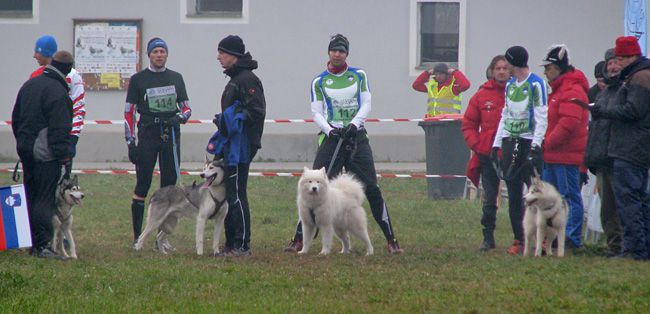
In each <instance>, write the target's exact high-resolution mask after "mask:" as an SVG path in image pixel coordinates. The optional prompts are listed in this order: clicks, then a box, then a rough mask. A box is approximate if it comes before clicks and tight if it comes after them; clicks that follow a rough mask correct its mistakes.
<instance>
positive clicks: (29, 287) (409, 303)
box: [0, 174, 650, 313]
mask: <svg viewBox="0 0 650 314" xmlns="http://www.w3.org/2000/svg"><path fill="white" fill-rule="evenodd" d="M192 179H194V178H191V177H184V180H185V183H189V182H190V180H192ZM157 180H158V178H157V177H156V178H155V181H154V182H155V183H157ZM10 182H11V181H10V175H9V174H0V185H8V184H10ZM80 182H81V184H82V187H83V188H84V190H85V192H86V199H85V200H84V201H85V203H84V205H83V206H82V207H78V208H76V209H75V222H74V228H73V229H74V234H75V238H76V241H77V244H78V254H79V257H80V258H79V260H77V261H66V262H61V261H54V260H42V259H37V258H34V257H30V256H29V255H28V254H27V253H26V252H24V251H17V250H13V251H8V252H0V312H1V313H72V312H74V313H79V312H82V313H87V312H92V313H97V312H101V313H113V312H129V313H137V312H139V313H150V312H182V313H205V312H210V313H217V312H218V313H223V312H254V313H267V312H272V313H278V312H279V313H285V312H293V313H299V312H325V313H331V312H342V313H373V312H374V313H377V312H381V313H392V312H402V313H413V312H487V313H501V312H519V313H522V312H524V313H528V312H584V313H587V312H589V313H591V312H647V311H648V309H650V263H643V262H634V261H627V260H610V259H606V258H603V257H599V256H595V255H594V254H589V253H587V254H583V255H571V254H569V255H568V256H567V257H565V258H563V259H557V258H550V257H545V258H530V259H524V258H521V257H513V256H508V255H507V254H506V253H505V249H506V248H507V246H508V245H509V244H510V243H511V238H512V236H511V232H510V224H509V220H508V216H507V211H506V210H504V209H500V210H499V212H498V218H497V223H498V226H497V249H496V250H494V251H493V252H490V253H487V254H481V253H479V252H478V251H477V247H478V245H479V243H480V241H481V232H480V229H481V226H480V223H479V221H480V216H481V213H480V204H479V203H477V202H473V201H431V200H428V199H427V197H426V181H425V180H420V179H412V180H409V179H382V180H381V181H380V184H381V186H382V189H383V193H384V196H385V198H386V200H387V204H388V206H389V209H390V214H391V218H392V219H393V222H394V225H395V232H396V234H397V236H398V239H399V240H400V242H401V244H402V246H403V248H404V249H405V251H406V252H405V254H403V255H401V256H391V255H388V254H387V252H386V250H385V241H384V239H383V236H382V235H381V231H380V230H379V228H378V226H377V225H376V223H375V222H374V220H373V219H372V218H369V225H370V227H369V230H370V237H371V239H372V240H373V244H374V246H375V255H374V256H371V257H365V256H363V253H364V250H363V248H362V245H361V243H360V242H359V241H358V240H356V239H355V240H353V246H354V252H353V253H352V254H350V255H340V254H332V255H330V256H326V257H321V256H317V255H316V254H317V252H318V251H319V249H320V242H318V243H317V244H316V246H315V247H314V248H313V250H312V252H310V253H309V255H307V256H297V255H291V254H286V253H284V252H282V248H283V247H284V246H285V245H286V243H287V241H288V240H289V238H290V237H291V236H292V234H293V230H294V227H295V223H296V219H297V213H296V210H295V205H294V204H295V184H296V182H297V179H296V178H251V179H250V184H249V196H250V203H251V207H252V213H251V216H252V236H253V240H252V248H253V256H252V257H248V258H240V259H215V258H211V257H197V256H196V255H195V254H194V249H193V247H194V240H193V232H194V231H193V225H194V224H193V222H192V221H190V220H188V219H186V220H181V222H180V223H179V226H178V228H177V230H176V233H175V234H174V235H172V236H171V239H170V240H171V241H172V243H173V244H174V245H175V246H176V247H177V249H178V252H176V253H174V254H171V255H168V256H163V255H161V254H158V253H155V252H153V251H152V241H151V240H152V239H150V241H148V243H147V244H146V246H145V250H143V251H141V252H135V251H133V250H132V249H131V244H132V243H131V242H132V240H131V238H132V231H131V213H130V199H131V191H132V189H133V186H134V183H135V178H134V177H133V176H106V175H82V176H80ZM366 208H367V206H366ZM369 217H370V215H369ZM207 233H210V232H207ZM210 243H211V239H208V240H207V241H206V249H208V247H209V246H210ZM338 245H339V244H338V242H337V246H336V248H337V249H338V248H340V247H339V246H338Z"/></svg>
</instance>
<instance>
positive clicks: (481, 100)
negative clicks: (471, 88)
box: [461, 80, 506, 155]
mask: <svg viewBox="0 0 650 314" xmlns="http://www.w3.org/2000/svg"><path fill="white" fill-rule="evenodd" d="M505 87H506V85H505V83H504V84H499V83H497V82H496V81H495V80H489V81H487V82H485V83H484V84H483V85H482V86H481V87H480V88H479V90H478V91H477V92H476V94H474V96H472V98H471V99H470V100H469V104H468V105H467V110H465V115H464V116H463V121H462V125H461V130H462V131H463V136H464V137H465V142H466V143H467V146H469V148H470V149H471V150H472V151H474V152H476V153H478V154H481V155H489V154H490V150H491V149H492V143H493V142H494V136H495V135H496V133H497V128H498V127H499V120H501V111H503V105H504V104H505Z"/></svg>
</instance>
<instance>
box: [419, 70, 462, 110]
mask: <svg viewBox="0 0 650 314" xmlns="http://www.w3.org/2000/svg"><path fill="white" fill-rule="evenodd" d="M455 82H456V78H455V77H453V76H452V78H451V84H449V85H447V86H443V87H442V88H441V89H440V90H438V82H436V80H434V79H429V81H428V82H427V94H428V95H429V99H428V101H427V113H428V114H429V116H431V117H434V116H437V115H439V114H443V113H460V110H461V106H460V104H461V100H462V98H461V96H460V95H454V91H453V90H452V86H454V83H455Z"/></svg>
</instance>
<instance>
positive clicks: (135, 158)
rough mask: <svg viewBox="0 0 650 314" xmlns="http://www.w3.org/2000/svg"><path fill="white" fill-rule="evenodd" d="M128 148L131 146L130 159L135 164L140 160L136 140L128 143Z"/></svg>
mask: <svg viewBox="0 0 650 314" xmlns="http://www.w3.org/2000/svg"><path fill="white" fill-rule="evenodd" d="M128 148H129V161H130V162H131V163H132V164H134V165H135V164H136V163H137V162H138V147H137V146H135V143H134V142H131V143H129V144H128Z"/></svg>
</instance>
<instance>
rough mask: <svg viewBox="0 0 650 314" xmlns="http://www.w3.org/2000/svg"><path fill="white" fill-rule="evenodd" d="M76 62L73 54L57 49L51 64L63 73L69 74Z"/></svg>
mask: <svg viewBox="0 0 650 314" xmlns="http://www.w3.org/2000/svg"><path fill="white" fill-rule="evenodd" d="M73 64H74V59H73V57H72V54H71V53H70V52H68V51H65V50H60V51H57V52H56V53H55V54H54V56H53V57H52V62H51V63H50V65H52V67H54V68H56V69H57V70H59V71H61V73H63V75H68V73H70V71H71V70H72V65H73Z"/></svg>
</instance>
